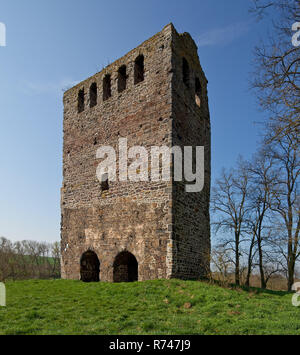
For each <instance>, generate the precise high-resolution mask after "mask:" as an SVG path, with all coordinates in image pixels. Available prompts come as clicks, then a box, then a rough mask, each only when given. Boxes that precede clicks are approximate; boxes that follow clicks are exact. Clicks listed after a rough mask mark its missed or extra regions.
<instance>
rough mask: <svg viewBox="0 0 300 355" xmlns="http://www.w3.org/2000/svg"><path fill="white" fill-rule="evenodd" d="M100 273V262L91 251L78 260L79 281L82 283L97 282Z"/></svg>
mask: <svg viewBox="0 0 300 355" xmlns="http://www.w3.org/2000/svg"><path fill="white" fill-rule="evenodd" d="M99 273H100V261H99V259H98V256H97V254H96V253H95V252H93V251H92V250H88V251H86V252H85V253H83V254H82V256H81V259H80V279H81V281H84V282H98V281H100V278H99Z"/></svg>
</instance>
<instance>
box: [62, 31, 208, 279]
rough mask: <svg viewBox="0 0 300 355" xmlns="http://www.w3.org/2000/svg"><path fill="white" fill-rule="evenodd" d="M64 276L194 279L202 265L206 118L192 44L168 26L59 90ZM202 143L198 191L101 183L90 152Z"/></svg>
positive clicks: (164, 184)
mask: <svg viewBox="0 0 300 355" xmlns="http://www.w3.org/2000/svg"><path fill="white" fill-rule="evenodd" d="M63 130H64V145H63V186H62V191H61V211H62V220H61V242H62V243H61V245H62V277H63V278H67V279H81V280H83V281H115V282H120V281H136V280H139V281H142V280H149V279H158V278H181V279H198V278H201V277H203V276H205V274H206V272H207V271H208V269H209V253H210V220H209V198H210V117H209V109H208V99H207V80H206V77H205V75H204V73H203V71H202V69H201V66H200V62H199V58H198V54H197V47H196V44H195V42H194V41H193V39H192V38H191V36H190V35H189V34H188V33H183V34H178V33H177V31H176V29H175V28H174V26H173V25H172V24H169V25H167V26H166V27H165V28H164V29H163V30H162V31H161V32H159V33H157V34H156V35H155V36H153V37H152V38H150V39H149V40H147V41H146V42H144V43H142V44H141V45H140V46H138V47H137V48H135V49H134V50H132V51H130V52H129V53H128V54H126V55H125V56H124V57H122V58H120V59H118V60H117V61H115V62H114V63H112V64H110V65H109V66H107V67H106V68H105V69H103V70H102V71H101V72H100V73H98V74H96V75H94V76H92V77H90V78H88V79H87V80H85V81H83V82H81V83H80V84H78V85H76V86H75V87H73V88H71V89H70V90H68V91H66V92H65V95H64V126H63ZM120 137H125V138H127V140H128V147H132V146H144V147H146V148H147V149H150V147H152V146H168V147H173V146H180V147H182V149H183V147H184V146H193V147H195V146H204V149H205V157H204V162H205V175H204V177H205V179H204V188H203V190H202V191H201V192H192V193H191V192H190V193H189V192H186V190H185V181H182V182H180V181H174V179H171V181H162V180H161V181H156V182H155V181H147V182H146V181H143V182H131V181H119V180H117V181H109V180H106V181H103V182H99V180H98V179H97V176H96V169H97V166H98V164H99V159H97V157H96V151H97V148H99V147H100V146H104V145H105V146H112V147H114V148H115V150H116V152H117V151H118V142H119V138H120Z"/></svg>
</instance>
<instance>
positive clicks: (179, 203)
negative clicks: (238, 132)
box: [172, 29, 211, 278]
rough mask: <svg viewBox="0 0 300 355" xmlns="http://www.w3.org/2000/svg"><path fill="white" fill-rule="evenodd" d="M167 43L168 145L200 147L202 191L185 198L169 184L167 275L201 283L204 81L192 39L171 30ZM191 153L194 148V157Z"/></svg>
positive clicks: (205, 231) (205, 247) (206, 226)
mask: <svg viewBox="0 0 300 355" xmlns="http://www.w3.org/2000/svg"><path fill="white" fill-rule="evenodd" d="M172 38H173V42H172V43H173V45H172V48H173V54H172V67H173V72H174V75H173V80H172V144H173V145H174V146H180V147H181V148H182V151H183V150H184V146H193V147H196V146H204V188H203V190H202V191H201V192H189V193H188V192H186V190H185V184H187V182H184V183H183V182H174V183H173V193H172V220H173V224H172V232H173V233H172V257H173V264H172V265H173V270H172V276H173V277H177V278H200V277H203V276H205V275H206V274H207V272H208V271H209V259H210V218H209V200H210V180H211V172H210V170H211V168H210V160H211V156H210V146H211V141H210V116H209V109H208V96H207V79H206V77H205V75H204V72H203V71H202V68H201V66H200V62H199V58H198V53H197V47H196V45H195V42H194V41H193V39H192V38H191V36H190V35H189V34H188V33H183V34H178V33H177V32H176V30H175V29H174V30H173V36H172ZM195 154H196V152H195V149H193V158H195ZM193 163H195V159H193ZM194 169H195V166H194ZM194 171H195V170H194Z"/></svg>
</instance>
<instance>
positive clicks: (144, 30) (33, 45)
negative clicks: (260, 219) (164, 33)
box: [0, 0, 267, 241]
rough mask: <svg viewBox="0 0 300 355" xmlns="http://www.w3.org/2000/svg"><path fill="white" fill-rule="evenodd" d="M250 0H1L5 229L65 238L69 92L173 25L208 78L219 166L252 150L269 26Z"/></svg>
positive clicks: (0, 184)
mask: <svg viewBox="0 0 300 355" xmlns="http://www.w3.org/2000/svg"><path fill="white" fill-rule="evenodd" d="M249 5H250V1H247V0H227V1H225V0H201V1H199V0H189V1H183V0H177V1H176V2H175V1H174V0H159V1H158V0H148V1H141V0H128V1H121V0H110V1H102V0H86V1H79V0H51V1H50V0H48V1H46V0H26V1H24V0H19V1H17V0H10V1H7V0H6V1H5V2H4V1H2V2H1V4H0V22H2V23H4V24H5V25H6V28H7V46H6V47H0V92H1V95H0V123H1V128H0V163H1V174H0V198H1V200H0V202H1V203H0V235H1V236H5V237H7V238H10V239H12V240H22V239H35V240H45V241H54V240H59V238H60V235H59V229H60V205H59V204H60V187H61V182H62V174H61V171H62V166H61V164H62V120H63V107H62V95H63V91H62V90H63V89H64V88H66V87H70V86H72V85H73V84H74V83H76V82H78V81H81V80H83V79H85V78H87V77H88V76H90V75H93V74H94V73H95V72H98V71H100V70H101V69H102V67H103V66H106V65H107V64H108V62H112V61H114V60H115V59H117V58H118V57H120V56H122V55H124V54H125V53H126V52H128V51H129V50H131V49H132V48H134V47H136V46H137V45H139V44H140V43H141V42H142V41H144V40H146V39H147V38H148V37H150V36H152V35H153V34H155V33H156V32H158V31H160V30H161V29H162V28H163V27H164V26H165V25H166V24H168V23H170V22H173V24H174V25H175V27H176V29H177V30H178V32H189V33H190V34H191V35H192V37H193V38H194V40H195V41H196V43H197V44H198V47H199V56H200V61H201V65H202V67H203V69H204V71H205V73H206V76H207V78H208V81H209V84H208V90H209V103H210V111H211V122H212V169H213V179H215V178H216V177H217V175H218V173H219V172H220V170H221V168H222V167H223V166H224V167H230V166H232V165H234V163H235V161H236V159H237V157H238V155H239V154H242V155H243V156H245V157H246V158H247V157H250V156H251V155H252V153H253V152H254V151H255V149H256V146H257V142H258V140H259V134H260V129H261V126H260V125H257V124H255V123H254V122H256V121H260V120H261V119H262V117H263V113H261V112H260V111H259V110H258V108H257V104H256V101H255V98H254V96H253V93H252V92H250V91H249V79H250V78H251V71H252V66H251V62H252V61H253V48H254V46H255V45H256V44H258V43H259V41H260V39H261V38H264V37H265V36H266V35H267V24H266V23H264V22H260V23H257V22H256V21H255V19H254V18H253V17H252V16H251V15H250V14H249V12H248V10H249Z"/></svg>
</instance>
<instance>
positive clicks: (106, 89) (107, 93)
mask: <svg viewBox="0 0 300 355" xmlns="http://www.w3.org/2000/svg"><path fill="white" fill-rule="evenodd" d="M110 97H111V76H110V74H107V75H105V77H104V79H103V100H104V101H105V100H107V99H109V98H110Z"/></svg>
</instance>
